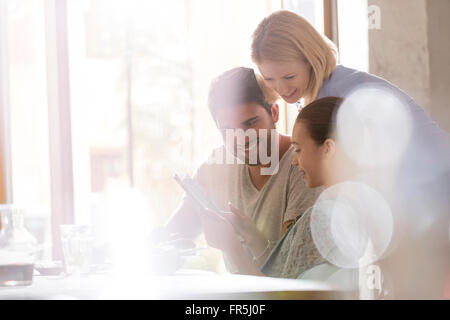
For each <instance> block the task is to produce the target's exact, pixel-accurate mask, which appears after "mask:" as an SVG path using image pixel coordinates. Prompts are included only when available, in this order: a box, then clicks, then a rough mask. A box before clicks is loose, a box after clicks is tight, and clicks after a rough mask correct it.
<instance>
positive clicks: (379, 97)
mask: <svg viewBox="0 0 450 320" xmlns="http://www.w3.org/2000/svg"><path fill="white" fill-rule="evenodd" d="M336 130H337V137H338V139H339V141H340V143H341V144H342V146H343V149H344V150H345V152H346V153H347V155H348V156H349V157H350V158H351V159H352V160H353V161H354V162H355V163H356V164H357V165H365V166H386V165H393V164H396V163H398V162H399V161H400V158H401V156H402V154H403V152H404V151H405V149H406V147H407V146H408V143H409V141H410V138H411V134H412V121H411V117H410V114H409V110H408V106H407V104H406V103H405V101H403V100H402V99H401V98H400V97H399V96H397V95H395V94H394V93H392V91H390V90H388V89H386V88H383V87H381V86H364V87H359V88H358V89H356V90H354V91H353V92H351V93H350V94H349V95H348V96H346V98H345V100H344V101H343V103H342V105H341V106H340V107H339V111H338V113H337V117H336Z"/></svg>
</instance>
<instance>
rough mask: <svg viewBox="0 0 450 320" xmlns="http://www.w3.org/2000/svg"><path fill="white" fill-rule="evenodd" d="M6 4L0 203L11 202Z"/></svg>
mask: <svg viewBox="0 0 450 320" xmlns="http://www.w3.org/2000/svg"><path fill="white" fill-rule="evenodd" d="M7 3H8V2H7V1H6V0H0V70H1V72H0V203H11V202H12V179H11V174H12V170H11V167H12V164H11V129H10V125H11V116H10V101H9V62H8V60H9V59H8V19H7V18H8V16H7V14H8V7H7Z"/></svg>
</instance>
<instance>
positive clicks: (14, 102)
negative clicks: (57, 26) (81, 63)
mask: <svg viewBox="0 0 450 320" xmlns="http://www.w3.org/2000/svg"><path fill="white" fill-rule="evenodd" d="M44 18H45V17H44V1H43V0H28V1H8V55H9V67H10V79H9V80H10V103H11V149H12V150H11V153H12V155H11V156H12V181H13V200H14V202H15V203H17V204H19V205H23V206H24V207H26V209H27V217H26V224H27V227H28V229H29V231H30V232H31V233H33V235H34V236H35V237H36V238H37V240H38V242H39V243H40V244H42V243H44V242H45V243H47V244H49V243H51V231H50V178H49V177H50V175H49V170H50V168H49V146H48V132H49V129H48V109H47V85H46V84H47V76H46V74H47V73H46V56H45V54H46V53H45V50H46V48H45V21H44ZM50 254H51V248H50V247H49V246H47V247H46V250H45V251H44V252H41V256H40V257H41V258H44V257H45V258H47V257H50Z"/></svg>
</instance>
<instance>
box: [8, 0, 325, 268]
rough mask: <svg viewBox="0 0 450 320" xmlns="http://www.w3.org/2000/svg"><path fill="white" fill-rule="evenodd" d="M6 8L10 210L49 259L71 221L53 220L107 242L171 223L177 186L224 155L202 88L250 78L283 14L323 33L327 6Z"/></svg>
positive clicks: (191, 2) (133, 1)
mask: <svg viewBox="0 0 450 320" xmlns="http://www.w3.org/2000/svg"><path fill="white" fill-rule="evenodd" d="M2 3H3V4H6V5H4V6H2V7H1V10H0V11H1V12H2V16H6V17H7V30H8V32H7V36H8V37H7V38H6V37H0V42H1V43H0V44H1V45H0V48H2V47H3V48H5V47H6V48H8V55H7V56H8V59H2V60H1V61H3V62H2V63H7V64H8V67H9V75H8V77H7V81H8V85H5V84H4V83H3V82H2V83H0V86H1V87H0V90H2V92H3V91H4V90H7V91H8V93H9V97H10V99H9V109H10V110H11V112H10V113H11V116H10V127H11V146H12V147H11V162H12V182H13V183H12V185H13V188H12V189H13V190H12V191H13V201H14V202H15V203H19V204H22V205H24V206H25V207H26V208H27V209H28V217H27V223H28V225H29V229H30V231H31V232H32V233H33V234H35V235H36V237H37V238H38V241H39V243H41V244H43V243H46V244H49V246H46V247H45V246H44V247H45V248H47V249H46V250H44V251H43V254H42V256H41V258H43V259H44V258H49V257H50V254H51V250H49V249H48V248H49V247H51V245H50V244H51V241H52V228H53V239H54V240H56V239H58V238H57V236H55V234H56V235H57V233H55V229H56V228H57V227H58V223H61V222H62V221H68V220H67V219H66V220H64V219H56V220H55V219H54V217H55V216H56V217H59V216H62V215H66V216H69V218H70V219H72V218H74V221H75V222H76V223H89V224H93V225H94V228H95V232H96V234H97V236H98V238H99V239H100V241H105V242H106V241H108V239H111V237H115V238H127V237H133V235H134V234H138V233H139V232H138V231H139V230H141V231H144V233H145V232H147V231H148V230H149V228H150V226H151V225H155V224H160V223H162V222H163V221H165V220H166V219H167V217H168V216H169V215H170V214H171V213H172V211H173V210H174V209H175V207H176V206H177V204H178V202H179V200H180V199H181V196H182V190H181V189H180V188H179V187H178V185H177V184H176V183H175V182H174V181H173V178H172V175H173V173H175V172H186V173H191V174H192V173H193V171H194V170H195V168H196V167H197V166H198V165H199V164H200V163H202V162H203V161H204V160H206V158H207V157H208V155H209V154H210V153H211V151H212V149H213V148H214V147H217V146H220V145H221V143H222V142H221V138H220V135H219V132H218V131H217V129H216V127H215V124H214V123H213V121H212V120H211V117H210V114H209V111H208V108H207V95H208V89H209V84H210V82H211V80H212V79H213V78H214V77H216V76H218V75H219V74H221V73H223V72H224V71H226V70H227V69H230V68H233V67H236V66H249V67H255V66H254V65H253V64H252V62H251V59H250V43H251V35H252V32H253V30H254V29H255V28H256V26H257V24H258V23H259V22H260V21H261V20H262V19H263V17H265V16H266V15H267V14H268V13H269V12H271V11H274V10H278V9H280V8H281V7H282V6H283V7H284V8H287V9H291V10H294V11H296V12H299V13H301V14H303V15H305V16H306V17H307V18H308V19H310V20H311V21H312V22H313V24H314V25H316V27H318V28H319V30H322V29H323V18H322V17H323V6H322V4H321V1H312V0H310V1H307V0H304V1H294V0H292V1H275V0H272V1H264V2H263V1H260V0H247V1H241V0H230V1H222V0H214V1H203V0H185V1H178V0H176V1H175V0H171V1H164V3H163V5H161V2H155V1H137V0H82V1H66V0H47V1H44V0H26V1H25V0H24V1H13V0H7V1H4V2H2ZM55 16H56V20H55ZM52 19H53V20H52ZM66 27H67V29H66ZM66 31H67V32H66ZM61 43H62V44H61ZM65 44H67V48H66V47H65ZM55 48H56V49H55ZM66 49H67V52H66V51H65V50H66ZM5 61H6V62H5ZM61 70H63V71H61ZM60 82H63V83H60ZM59 85H61V86H59ZM8 87H9V89H8ZM61 90H63V91H64V94H63V95H62V96H59V95H60V94H61ZM2 101H3V100H2ZM69 106H70V108H69ZM58 108H60V109H58ZM63 109H64V111H62V110H63ZM289 109H290V111H295V112H296V110H295V108H294V107H292V108H289ZM60 111H61V112H65V114H64V117H61V116H60V115H59V112H60ZM69 111H70V112H69ZM282 113H283V111H282ZM54 128H59V129H61V130H66V131H69V132H68V133H69V135H68V136H67V137H65V139H68V140H63V142H62V143H61V141H59V142H58V140H57V136H58V134H60V133H61V132H59V131H56V132H54V131H53V129H54ZM280 129H281V130H282V131H286V130H285V129H286V124H285V123H284V124H281V128H280ZM287 132H290V129H289V130H287ZM55 135H56V137H55ZM64 141H67V142H68V144H67V145H65V144H64ZM64 148H66V149H64ZM55 153H56V154H57V156H58V153H59V158H58V159H59V160H58V161H60V162H58V161H56V162H55V161H54V157H55ZM65 157H70V158H69V159H67V158H65ZM61 161H66V162H61ZM69 162H70V165H69V164H68V163H69ZM55 163H56V165H55ZM61 163H64V164H66V163H67V164H68V165H67V166H65V165H63V166H62V168H60V167H59V165H60V164H61ZM55 166H56V168H55ZM55 173H56V174H59V175H61V177H56V178H59V179H61V180H64V179H65V178H64V177H65V175H67V177H68V178H70V179H68V180H64V181H65V182H64V183H66V184H67V185H70V188H68V189H67V190H58V189H57V188H56V187H55V183H54V182H52V181H54V180H53V179H55V177H54V175H55ZM72 177H73V183H72ZM72 184H73V187H72ZM65 193H70V194H69V195H68V196H69V200H70V199H72V198H73V213H72V210H71V209H70V208H71V206H72V204H71V202H70V201H69V202H70V203H69V204H68V205H67V206H66V207H67V208H68V211H67V212H66V210H65V209H64V208H65V207H64V203H65V202H66V198H65V196H66V194H65ZM56 198H58V199H57V200H58V201H59V204H62V205H60V206H59V207H58V206H56V207H55V206H54V204H53V201H54V200H55V199H56ZM72 214H73V217H72ZM70 219H69V221H71V220H70ZM139 228H140V229H139ZM118 232H120V235H119V236H118Z"/></svg>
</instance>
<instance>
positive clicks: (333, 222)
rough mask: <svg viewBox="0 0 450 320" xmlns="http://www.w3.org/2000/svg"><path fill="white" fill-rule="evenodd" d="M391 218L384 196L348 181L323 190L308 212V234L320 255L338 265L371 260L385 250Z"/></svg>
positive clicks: (390, 236)
mask: <svg viewBox="0 0 450 320" xmlns="http://www.w3.org/2000/svg"><path fill="white" fill-rule="evenodd" d="M393 224H394V223H393V217H392V213H391V209H390V208H389V205H388V204H387V202H386V201H385V199H384V198H383V197H382V196H381V195H380V194H379V193H378V192H377V191H375V190H374V189H373V188H371V187H369V186H368V185H366V184H363V183H360V182H354V181H348V182H343V183H339V184H336V185H334V186H332V187H330V188H328V189H326V190H325V191H324V192H322V194H321V195H320V196H319V198H318V199H317V201H316V204H315V205H314V207H313V212H312V215H311V233H312V238H313V240H314V244H315V245H316V247H317V249H318V250H319V252H320V254H321V255H322V256H323V257H324V258H325V259H327V260H328V261H329V262H330V263H332V264H334V265H336V266H338V267H341V268H357V267H361V266H365V265H369V264H371V263H374V262H375V261H377V260H378V259H380V258H381V257H382V256H383V254H384V253H385V251H386V250H387V248H388V246H389V244H390V242H391V239H392V233H393V229H394V226H393Z"/></svg>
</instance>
